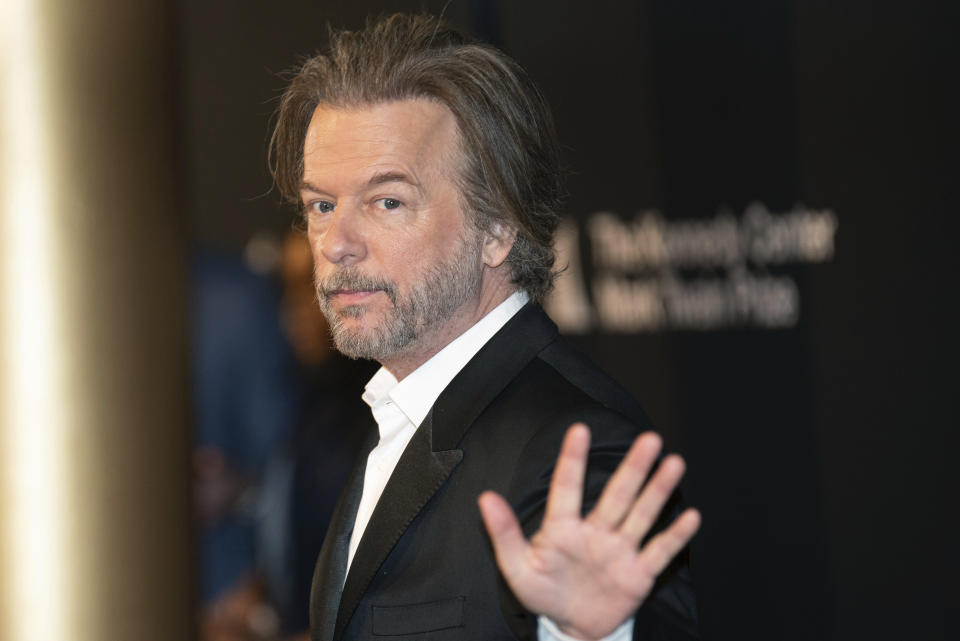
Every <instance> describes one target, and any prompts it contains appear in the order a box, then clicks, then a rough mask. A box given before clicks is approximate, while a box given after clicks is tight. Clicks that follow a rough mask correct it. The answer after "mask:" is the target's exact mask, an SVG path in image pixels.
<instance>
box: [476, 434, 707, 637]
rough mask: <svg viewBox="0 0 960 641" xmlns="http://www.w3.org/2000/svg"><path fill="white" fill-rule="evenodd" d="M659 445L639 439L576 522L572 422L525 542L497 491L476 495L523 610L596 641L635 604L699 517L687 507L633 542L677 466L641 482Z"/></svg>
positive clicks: (675, 477)
mask: <svg viewBox="0 0 960 641" xmlns="http://www.w3.org/2000/svg"><path fill="white" fill-rule="evenodd" d="M660 448H661V440H660V437H659V436H657V435H656V434H654V433H652V432H647V433H645V434H643V435H641V436H640V437H638V438H637V439H636V440H635V441H634V443H633V445H632V446H631V448H630V451H629V452H627V455H626V456H625V457H624V459H623V461H622V462H621V464H620V466H619V467H618V468H617V470H616V472H614V474H613V476H612V477H611V478H610V481H609V482H608V483H607V486H606V487H605V488H604V490H603V493H602V494H601V496H600V500H599V501H598V502H597V504H596V506H595V507H594V509H593V510H592V511H591V512H590V514H589V515H588V516H587V517H586V518H581V516H580V511H581V500H582V498H581V497H582V496H583V482H584V475H585V470H586V461H587V453H588V451H589V449H590V431H589V429H587V427H586V426H585V425H583V424H579V423H578V424H574V425H572V426H571V427H570V429H569V430H568V431H567V434H566V436H565V438H564V441H563V446H562V447H561V449H560V455H559V458H558V459H557V465H556V468H555V470H554V474H553V478H552V479H551V483H550V493H549V495H548V497H547V507H546V513H545V515H544V518H543V523H542V524H541V527H540V530H539V531H538V532H537V533H536V534H534V535H533V537H531V539H530V541H529V542H528V541H527V540H526V539H525V538H524V536H523V532H522V530H521V529H520V524H519V522H518V521H517V518H516V516H515V515H514V513H513V510H512V509H511V508H510V505H509V504H508V503H507V502H506V501H505V500H504V499H503V498H502V497H501V496H499V495H498V494H496V493H494V492H484V493H483V494H482V495H481V496H480V500H479V503H480V511H481V513H482V515H483V520H484V523H485V525H486V528H487V532H488V533H489V534H490V539H491V541H492V542H493V548H494V552H495V554H496V558H497V564H498V565H499V566H500V571H501V572H502V573H503V576H504V578H506V580H507V583H508V584H509V585H510V588H511V589H512V590H513V592H514V594H515V595H516V596H517V598H518V599H519V600H520V602H521V603H523V605H524V606H525V607H526V608H527V609H529V610H530V611H532V612H535V613H537V614H541V615H545V616H547V617H549V618H550V619H552V620H553V621H554V622H556V623H557V625H558V626H559V627H560V629H561V630H562V631H563V632H565V633H567V634H569V635H571V636H574V637H577V638H580V639H599V638H602V637H604V636H606V635H608V634H610V633H611V632H613V631H614V630H615V629H616V628H617V627H618V626H619V625H620V624H621V623H623V622H624V621H625V620H626V619H627V618H628V617H630V616H631V615H632V614H633V612H634V611H635V610H636V609H637V608H638V607H639V606H640V605H641V604H642V603H643V602H644V600H645V599H646V598H647V596H648V595H649V594H650V591H651V590H652V589H653V585H654V582H655V581H656V578H657V576H658V575H659V574H660V573H661V572H662V571H663V570H664V569H665V568H666V567H667V565H668V564H669V563H670V561H671V560H672V559H673V558H674V557H675V556H676V555H677V554H678V553H679V552H680V551H681V550H682V549H683V547H684V546H685V545H686V544H687V543H688V542H689V541H690V539H691V538H692V537H693V535H694V534H695V533H696V531H697V529H698V528H699V526H700V514H699V513H698V512H697V511H696V510H694V509H687V510H686V511H684V512H683V513H682V514H681V515H680V516H679V517H677V519H676V520H674V522H673V523H672V524H671V525H670V526H669V527H668V528H666V529H665V530H663V531H662V532H660V533H659V534H657V535H656V536H654V537H652V538H651V539H650V540H649V541H647V543H646V545H644V546H643V547H642V548H640V542H641V541H642V540H643V538H644V537H645V536H646V535H647V533H648V532H649V531H650V528H651V527H652V526H653V524H654V522H655V521H656V520H657V517H658V515H659V514H660V511H661V510H662V509H663V506H664V505H665V504H666V502H667V500H668V499H669V497H670V495H671V494H672V493H673V490H674V489H675V488H676V486H677V484H678V483H679V482H680V478H681V477H682V476H683V472H684V463H683V460H682V459H681V458H680V457H679V456H676V455H671V456H667V457H665V458H664V459H663V460H662V461H661V462H660V465H659V467H658V468H657V470H656V472H655V473H654V474H653V475H652V476H651V478H650V480H649V482H647V483H646V485H644V480H646V478H647V475H648V474H649V473H650V470H651V468H652V467H653V465H654V463H655V461H656V460H657V457H658V455H659V453H660ZM641 487H642V488H643V491H642V492H641V491H640V490H641Z"/></svg>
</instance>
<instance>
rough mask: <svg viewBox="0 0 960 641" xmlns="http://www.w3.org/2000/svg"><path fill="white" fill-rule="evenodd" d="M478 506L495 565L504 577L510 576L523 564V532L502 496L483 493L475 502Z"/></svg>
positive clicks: (525, 542)
mask: <svg viewBox="0 0 960 641" xmlns="http://www.w3.org/2000/svg"><path fill="white" fill-rule="evenodd" d="M477 504H478V505H479V506H480V516H481V517H483V524H484V526H485V527H486V528H487V534H489V535H490V541H491V542H492V543H493V553H494V556H496V558H497V565H499V566H500V571H501V572H503V574H504V576H510V572H511V570H512V569H514V568H519V567H521V566H522V564H523V555H524V552H525V551H526V549H527V545H528V544H527V541H526V539H525V538H523V530H521V529H520V523H519V522H518V521H517V517H516V516H515V515H514V513H513V508H511V507H510V504H509V503H507V502H506V501H505V500H504V499H503V497H502V496H500V495H499V494H497V493H496V492H490V491H487V492H484V493H483V494H481V495H480V498H479V499H478V500H477Z"/></svg>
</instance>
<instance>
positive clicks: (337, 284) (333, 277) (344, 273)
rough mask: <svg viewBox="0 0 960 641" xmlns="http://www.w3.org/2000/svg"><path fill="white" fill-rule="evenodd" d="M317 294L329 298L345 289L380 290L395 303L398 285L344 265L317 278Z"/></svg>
mask: <svg viewBox="0 0 960 641" xmlns="http://www.w3.org/2000/svg"><path fill="white" fill-rule="evenodd" d="M314 280H315V281H316V284H317V294H318V295H319V296H320V297H322V298H325V299H326V298H329V297H330V296H331V295H332V294H333V293H334V292H336V291H339V290H344V289H353V290H357V289H362V290H370V291H374V290H380V291H382V292H383V293H385V294H386V295H387V296H388V297H389V298H390V301H391V302H392V303H394V304H396V302H397V286H396V285H395V284H393V283H391V282H390V281H388V280H385V279H383V278H373V277H371V276H367V275H366V274H364V273H363V272H361V271H360V270H359V269H357V268H355V267H343V268H341V269H339V270H337V271H335V272H334V273H332V274H330V275H329V276H327V277H326V278H322V279H321V278H315V279H314Z"/></svg>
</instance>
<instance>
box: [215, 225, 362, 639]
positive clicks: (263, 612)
mask: <svg viewBox="0 0 960 641" xmlns="http://www.w3.org/2000/svg"><path fill="white" fill-rule="evenodd" d="M277 275H278V276H279V280H278V282H279V285H280V296H279V298H278V300H277V301H276V304H275V306H274V307H273V313H274V315H275V317H276V318H277V319H279V326H280V328H281V329H282V333H283V336H284V338H285V344H284V346H283V350H282V352H281V353H289V354H292V356H293V358H292V359H291V360H290V361H286V365H287V366H288V367H289V371H288V372H286V373H285V374H283V375H282V376H280V377H279V379H278V380H284V381H287V383H288V384H289V388H288V389H287V392H288V393H289V395H290V398H291V399H292V401H291V402H292V403H293V407H294V409H293V412H292V413H291V415H290V424H289V425H288V426H285V427H284V428H283V429H281V430H280V431H279V433H280V434H282V435H284V439H283V440H282V441H279V442H275V443H273V445H272V447H273V449H272V451H271V452H268V453H267V458H266V461H265V462H264V465H263V469H262V472H261V474H260V477H259V479H258V483H257V485H256V496H255V499H254V500H253V502H252V504H251V505H250V506H248V507H249V516H250V520H251V524H252V532H251V533H250V534H251V536H250V551H249V555H246V554H245V555H244V556H243V557H242V558H243V559H244V560H245V561H246V562H247V563H248V566H247V572H246V573H244V574H243V575H242V576H239V577H238V578H237V580H236V581H235V583H234V584H233V585H232V586H230V587H229V589H227V590H225V591H223V592H222V593H221V594H220V595H219V597H218V598H216V599H215V600H213V601H212V602H210V603H209V604H208V605H207V607H206V608H205V611H204V612H205V613H204V617H203V626H202V637H203V639H204V641H272V640H275V639H299V638H306V635H307V627H308V623H309V618H308V615H309V610H308V606H309V594H310V582H311V578H312V567H313V562H314V561H315V560H316V558H317V555H318V553H319V551H320V546H321V544H322V543H323V535H324V533H325V532H326V529H327V526H328V525H329V521H330V515H331V513H332V511H333V506H334V503H335V501H336V498H337V495H338V494H339V492H340V488H341V487H342V485H343V481H344V478H345V476H346V473H347V471H348V470H349V465H350V463H351V462H352V460H353V459H354V458H355V457H356V455H357V451H358V447H359V439H360V436H362V434H363V433H364V430H365V429H366V427H367V425H366V424H367V423H369V421H370V419H369V416H367V415H366V414H364V413H363V412H362V411H361V409H360V408H359V407H358V406H357V404H356V403H354V402H352V395H353V393H354V391H355V390H356V388H357V386H359V385H361V384H362V381H363V380H366V378H369V376H370V374H371V373H372V368H371V366H370V364H369V363H364V362H358V361H351V360H349V359H347V358H345V357H343V356H342V355H340V354H339V353H338V352H337V351H336V350H334V349H333V348H332V346H331V343H330V337H329V333H328V330H327V323H326V319H325V318H324V316H323V313H322V312H321V311H320V309H319V307H318V306H317V301H316V293H315V289H314V286H313V257H312V255H311V252H310V247H309V244H308V243H307V240H306V237H305V235H304V233H303V232H302V231H291V232H289V233H288V234H287V235H286V236H285V238H284V239H283V242H282V245H281V251H280V260H279V266H278V269H277ZM226 493H227V492H226V491H224V494H226ZM235 498H236V497H235ZM238 561H239V560H238Z"/></svg>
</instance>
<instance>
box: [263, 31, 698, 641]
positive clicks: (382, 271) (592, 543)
mask: <svg viewBox="0 0 960 641" xmlns="http://www.w3.org/2000/svg"><path fill="white" fill-rule="evenodd" d="M272 151H273V155H272V167H273V169H274V176H275V178H276V181H277V184H278V186H279V188H280V189H281V191H282V193H283V194H284V195H285V196H286V197H287V198H289V199H290V200H292V201H294V202H297V203H298V204H299V205H300V207H301V208H302V211H303V216H304V219H305V221H306V225H307V231H308V236H309V239H310V243H311V246H312V249H313V253H314V259H315V272H316V288H317V295H318V298H319V301H320V304H321V307H322V308H323V310H324V312H325V314H326V316H327V318H328V320H329V322H330V325H331V331H332V334H333V338H334V341H335V343H336V345H337V348H338V349H339V350H341V351H342V352H343V353H345V354H347V355H348V356H352V357H355V358H369V359H374V360H377V361H379V362H380V364H381V365H382V368H381V369H380V370H379V371H378V372H377V374H376V375H374V377H373V378H372V379H371V380H370V382H369V383H368V384H367V387H366V390H365V392H364V394H363V400H364V401H365V402H366V403H367V404H369V405H370V407H371V411H372V413H373V416H374V418H375V420H376V423H377V430H376V431H374V432H373V438H372V440H371V442H370V443H369V444H368V447H370V448H372V450H370V453H369V455H368V456H366V457H361V460H360V461H359V462H358V465H357V468H356V469H355V471H354V473H353V477H352V478H351V479H350V480H349V481H348V482H347V487H346V489H345V491H344V494H343V496H342V497H341V501H340V504H339V506H338V508H337V511H336V514H335V515H334V519H333V523H332V525H331V527H330V530H329V532H328V534H327V537H326V540H325V542H324V548H323V550H322V551H321V554H320V558H319V560H318V563H317V569H316V574H315V578H314V587H313V594H312V597H311V619H312V636H313V638H314V639H315V640H320V639H323V640H328V639H367V638H373V637H378V638H380V637H397V638H399V637H404V638H428V639H500V638H515V637H518V638H533V637H535V636H538V637H539V638H541V639H543V638H561V639H565V638H574V639H599V638H605V637H610V638H629V637H630V636H631V634H632V635H633V636H634V637H635V638H657V639H661V638H692V637H694V636H695V635H696V627H695V610H694V606H693V596H692V590H691V587H690V584H689V574H688V569H687V567H686V565H685V562H684V561H683V557H682V555H681V557H679V560H675V561H674V562H673V563H671V560H674V559H675V557H677V555H678V554H679V553H680V552H681V550H682V549H683V548H684V546H685V545H686V543H687V542H688V541H689V539H690V538H691V537H692V536H693V534H694V533H695V531H696V529H697V528H698V526H699V515H698V514H697V513H696V512H695V511H693V510H687V511H684V512H683V513H682V514H680V515H679V516H677V512H679V510H678V509H676V507H675V504H674V503H673V502H671V503H670V504H668V500H669V499H670V497H671V495H672V494H673V492H674V489H675V487H676V485H677V483H678V482H679V479H680V477H681V476H682V474H683V463H682V461H681V460H680V459H679V457H676V456H668V457H665V458H663V459H662V460H661V461H660V463H659V465H658V466H657V467H656V471H655V472H654V473H653V474H652V476H651V477H650V479H649V480H648V481H647V482H646V484H645V485H644V486H643V489H642V491H641V485H642V484H643V483H644V480H645V479H646V477H647V475H648V473H649V472H650V470H651V468H652V467H654V464H655V461H656V460H657V458H658V456H659V449H660V442H659V439H658V437H656V436H655V435H654V434H652V433H647V434H644V435H643V436H641V437H640V438H637V439H636V440H635V441H634V439H635V437H636V435H637V434H638V433H639V432H640V431H641V429H643V428H645V427H646V419H645V417H644V416H643V414H642V412H641V411H640V410H639V408H637V406H636V405H635V404H634V403H633V401H632V400H630V399H629V397H628V396H627V395H626V394H625V393H624V392H623V391H622V390H621V389H620V388H619V387H617V386H616V385H615V384H614V383H613V382H612V381H610V380H609V379H608V378H607V377H606V376H605V375H603V374H602V373H600V372H599V371H598V370H597V369H596V368H595V367H594V366H593V365H591V364H590V363H589V362H587V361H586V360H585V359H583V358H582V357H580V356H579V355H577V354H576V353H574V352H573V351H572V350H571V349H570V348H569V347H568V346H566V344H565V343H563V341H562V340H561V339H559V338H558V336H557V332H556V327H555V326H554V325H553V324H552V323H551V322H550V320H549V319H548V318H547V317H546V316H545V315H544V313H543V312H542V310H541V309H540V307H539V306H538V305H537V304H536V303H537V301H538V300H539V299H540V298H541V297H542V296H543V295H544V294H545V293H546V292H547V291H549V289H550V287H551V285H552V281H553V278H554V273H553V271H552V268H553V260H554V255H553V248H552V238H553V233H554V230H555V229H556V226H557V222H558V215H557V207H558V201H559V193H560V185H559V178H558V176H559V174H560V172H559V167H558V157H559V154H558V145H557V142H556V138H555V135H554V132H553V126H552V121H551V117H550V114H549V110H548V108H547V106H546V104H545V102H544V100H543V98H542V96H541V95H540V93H539V92H538V91H537V90H536V88H535V87H534V85H533V84H532V82H531V81H530V80H529V79H528V78H527V76H526V74H525V73H524V71H523V70H522V69H521V68H520V67H519V66H518V65H517V64H516V63H515V62H513V61H512V60H510V59H509V58H507V57H506V56H504V55H503V54H502V53H501V52H499V51H497V50H495V49H493V48H491V47H488V46H485V45H482V44H477V43H472V42H469V41H467V40H465V39H464V38H463V37H462V36H460V35H459V34H457V33H456V32H453V31H451V30H449V29H447V28H446V27H444V26H443V25H442V24H440V23H439V22H438V21H436V20H435V19H433V18H429V17H410V16H400V15H398V16H392V17H390V18H387V19H385V20H382V21H380V22H376V23H371V24H370V25H368V26H367V28H366V29H365V30H363V31H361V32H357V33H351V32H340V33H335V34H333V35H332V37H331V49H330V52H329V53H328V54H326V55H319V56H316V57H314V58H312V59H310V60H309V61H307V62H306V63H305V64H304V66H303V67H302V68H301V70H300V71H299V73H298V74H297V75H296V77H295V78H294V79H293V80H292V82H291V84H290V86H289V88H288V89H287V91H286V93H285V94H284V96H283V100H282V103H281V106H280V110H279V116H278V122H277V127H276V130H275V132H274V135H273V140H272ZM576 421H584V422H587V423H589V425H590V430H589V431H588V429H587V428H586V427H585V426H584V425H582V424H579V423H577V424H575V425H573V426H572V427H570V429H569V430H567V427H568V426H569V425H570V424H571V423H574V422H576ZM591 431H592V444H591ZM561 441H562V445H561ZM631 442H632V443H633V444H632V445H631ZM558 452H559V454H558ZM618 464H619V467H618ZM615 469H616V471H614V470H615ZM604 487H606V489H604ZM488 489H489V490H493V492H485V491H484V490H488ZM478 496H479V514H478V511H477V510H476V508H475V507H474V506H475V505H476V503H475V501H477V498H478ZM584 505H586V507H589V508H591V509H590V510H589V514H588V515H587V516H586V517H582V512H583V510H582V508H583V507H584ZM665 505H667V507H666V508H664V506H665ZM661 510H663V511H664V513H665V515H666V518H665V519H663V522H662V523H660V524H659V525H654V521H655V520H656V519H657V515H658V514H659V513H660V512H661ZM481 515H482V519H481ZM674 517H676V518H674ZM651 532H657V533H656V534H653V535H651V534H650V533H651ZM525 536H529V537H531V538H530V539H529V541H528V540H527V539H526V538H525ZM488 537H489V538H488ZM641 542H643V545H642V547H641ZM658 576H659V578H658Z"/></svg>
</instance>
